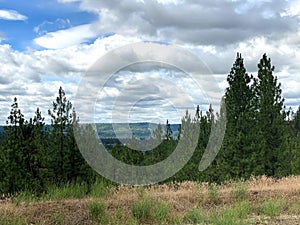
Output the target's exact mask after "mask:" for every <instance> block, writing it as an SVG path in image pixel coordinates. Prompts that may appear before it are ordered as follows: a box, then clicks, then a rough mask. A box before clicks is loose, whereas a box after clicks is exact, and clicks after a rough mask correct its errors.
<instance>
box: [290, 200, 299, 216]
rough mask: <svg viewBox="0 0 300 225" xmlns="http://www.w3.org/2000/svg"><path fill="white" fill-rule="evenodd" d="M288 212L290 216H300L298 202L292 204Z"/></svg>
mask: <svg viewBox="0 0 300 225" xmlns="http://www.w3.org/2000/svg"><path fill="white" fill-rule="evenodd" d="M289 212H290V213H292V214H296V215H300V201H298V202H295V203H293V204H292V205H291V207H290V208H289Z"/></svg>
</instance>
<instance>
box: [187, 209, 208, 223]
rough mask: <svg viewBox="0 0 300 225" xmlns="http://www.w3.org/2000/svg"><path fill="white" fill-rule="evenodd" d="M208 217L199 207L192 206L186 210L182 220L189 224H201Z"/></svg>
mask: <svg viewBox="0 0 300 225" xmlns="http://www.w3.org/2000/svg"><path fill="white" fill-rule="evenodd" d="M207 220H208V217H207V216H206V215H205V212H204V211H203V210H202V209H200V208H194V209H191V210H189V211H187V212H186V213H185V214H184V216H183V221H184V222H185V223H189V224H202V223H206V222H207Z"/></svg>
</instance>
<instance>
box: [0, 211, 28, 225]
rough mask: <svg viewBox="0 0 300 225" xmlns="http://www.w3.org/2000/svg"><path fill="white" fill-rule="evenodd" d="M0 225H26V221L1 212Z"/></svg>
mask: <svg viewBox="0 0 300 225" xmlns="http://www.w3.org/2000/svg"><path fill="white" fill-rule="evenodd" d="M0 224H1V225H26V224H27V222H26V219H25V218H20V217H19V216H17V215H15V214H13V213H8V214H7V213H3V212H0Z"/></svg>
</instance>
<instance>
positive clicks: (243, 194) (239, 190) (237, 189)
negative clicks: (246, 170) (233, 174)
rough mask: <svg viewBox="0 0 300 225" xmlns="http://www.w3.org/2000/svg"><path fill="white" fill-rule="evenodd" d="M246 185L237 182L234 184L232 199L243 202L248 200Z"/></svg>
mask: <svg viewBox="0 0 300 225" xmlns="http://www.w3.org/2000/svg"><path fill="white" fill-rule="evenodd" d="M248 189H249V188H248V184H247V183H245V182H242V181H240V182H237V183H235V184H234V187H233V190H232V197H233V198H234V199H235V200H237V201H244V200H247V199H248V192H249V191H248Z"/></svg>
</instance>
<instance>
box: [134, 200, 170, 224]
mask: <svg viewBox="0 0 300 225" xmlns="http://www.w3.org/2000/svg"><path fill="white" fill-rule="evenodd" d="M131 212H132V215H133V217H134V218H135V219H137V221H138V222H139V223H146V222H147V221H155V222H156V224H166V223H167V222H168V220H169V219H170V216H169V213H170V206H169V204H168V203H166V202H162V201H157V202H156V201H154V200H152V199H150V198H149V197H144V198H142V199H141V200H139V201H137V202H135V203H133V205H132V207H131Z"/></svg>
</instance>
